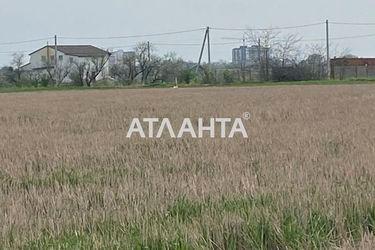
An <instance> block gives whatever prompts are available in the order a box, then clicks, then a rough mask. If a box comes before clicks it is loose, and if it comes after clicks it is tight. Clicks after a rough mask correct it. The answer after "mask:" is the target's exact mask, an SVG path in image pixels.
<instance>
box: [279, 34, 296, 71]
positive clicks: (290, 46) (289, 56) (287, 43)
mask: <svg viewBox="0 0 375 250" xmlns="http://www.w3.org/2000/svg"><path fill="white" fill-rule="evenodd" d="M301 40H302V38H301V37H300V36H298V35H296V34H288V35H286V36H284V37H283V39H281V40H279V41H278V42H276V44H275V46H274V48H273V49H272V51H273V56H274V57H275V59H277V60H278V61H279V62H280V64H281V67H282V68H284V67H286V66H287V64H291V65H296V64H297V63H298V61H299V58H300V56H301V52H300V47H299V43H300V42H301Z"/></svg>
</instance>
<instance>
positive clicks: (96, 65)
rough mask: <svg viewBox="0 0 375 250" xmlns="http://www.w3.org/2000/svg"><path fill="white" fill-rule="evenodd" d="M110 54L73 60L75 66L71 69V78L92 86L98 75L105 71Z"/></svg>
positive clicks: (78, 82)
mask: <svg viewBox="0 0 375 250" xmlns="http://www.w3.org/2000/svg"><path fill="white" fill-rule="evenodd" d="M109 56H110V54H109V53H108V55H106V56H100V57H91V58H90V59H87V60H85V61H80V62H79V61H73V63H72V64H73V66H72V68H71V70H70V73H69V75H70V79H71V80H72V81H73V82H75V83H77V84H80V85H82V86H83V85H85V84H86V86H87V87H91V86H92V85H93V84H94V83H95V81H96V79H97V77H98V76H99V75H100V74H101V73H102V72H103V69H104V67H105V66H106V64H107V62H108V60H109Z"/></svg>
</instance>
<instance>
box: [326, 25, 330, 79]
mask: <svg viewBox="0 0 375 250" xmlns="http://www.w3.org/2000/svg"><path fill="white" fill-rule="evenodd" d="M326 40H327V74H328V79H331V57H330V55H329V45H330V44H329V21H328V19H327V20H326Z"/></svg>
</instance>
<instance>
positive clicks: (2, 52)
mask: <svg viewBox="0 0 375 250" xmlns="http://www.w3.org/2000/svg"><path fill="white" fill-rule="evenodd" d="M26 52H27V51H0V54H14V53H26Z"/></svg>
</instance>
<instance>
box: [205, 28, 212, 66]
mask: <svg viewBox="0 0 375 250" xmlns="http://www.w3.org/2000/svg"><path fill="white" fill-rule="evenodd" d="M206 32H207V51H208V67H209V69H210V70H211V43H210V27H207V31H206Z"/></svg>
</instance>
